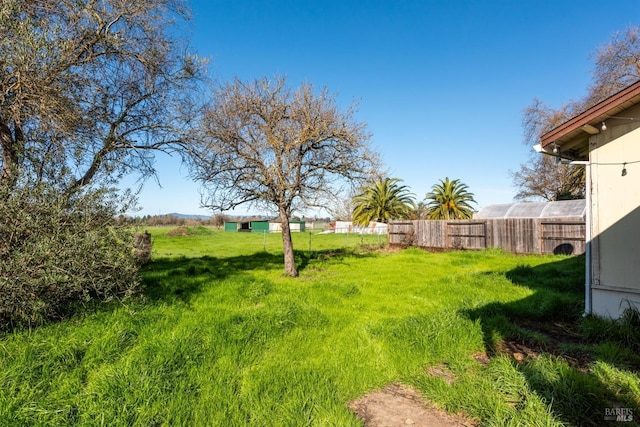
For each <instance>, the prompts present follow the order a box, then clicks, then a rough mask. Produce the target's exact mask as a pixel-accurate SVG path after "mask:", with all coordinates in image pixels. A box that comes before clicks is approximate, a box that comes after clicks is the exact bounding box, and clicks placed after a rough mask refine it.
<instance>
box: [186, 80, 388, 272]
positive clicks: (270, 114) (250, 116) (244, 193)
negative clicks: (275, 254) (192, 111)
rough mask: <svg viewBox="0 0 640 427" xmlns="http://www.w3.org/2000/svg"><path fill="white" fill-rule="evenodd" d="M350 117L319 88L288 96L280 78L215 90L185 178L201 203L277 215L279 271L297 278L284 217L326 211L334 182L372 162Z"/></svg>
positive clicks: (357, 174) (361, 173) (364, 137)
mask: <svg viewBox="0 0 640 427" xmlns="http://www.w3.org/2000/svg"><path fill="white" fill-rule="evenodd" d="M354 113H355V111H354V108H353V107H351V108H349V109H347V110H346V111H344V112H343V111H340V109H339V108H338V106H337V103H336V99H335V97H334V96H333V95H331V94H330V93H329V92H328V90H327V89H326V88H325V89H323V90H321V91H319V92H316V91H315V90H314V88H313V86H312V85H310V84H302V85H301V86H300V87H299V88H298V89H297V90H291V89H290V88H289V87H288V86H287V84H286V79H285V78H284V77H276V78H274V79H271V80H269V79H267V78H263V79H258V80H254V81H251V82H246V83H245V82H242V81H240V80H237V79H236V80H235V81H233V82H232V83H229V84H221V85H219V86H218V87H217V88H216V89H215V90H214V101H213V104H212V105H211V107H210V108H209V109H208V111H207V112H206V114H205V117H204V121H203V123H202V127H203V132H204V134H203V136H202V140H203V143H202V145H201V146H200V147H199V149H198V150H197V153H194V156H193V169H192V170H193V176H194V178H195V179H196V180H197V181H199V182H201V183H202V184H204V186H205V188H206V189H207V193H206V195H205V196H203V205H204V206H206V207H209V208H212V209H216V210H222V211H224V210H228V209H232V208H234V207H236V206H238V205H241V204H244V203H248V204H254V205H258V206H260V207H265V208H268V209H272V210H275V211H277V214H278V217H279V218H280V221H281V223H282V241H283V248H284V270H285V273H286V274H288V275H290V276H297V270H296V266H295V262H294V253H293V244H292V242H291V230H290V227H289V220H290V218H291V215H292V213H293V212H294V211H296V210H299V209H302V208H306V207H312V206H322V205H326V200H327V198H330V197H333V192H334V187H335V186H336V184H337V183H339V182H344V181H343V180H344V179H347V180H352V179H360V178H363V177H366V176H367V175H368V174H369V173H370V171H371V169H372V168H373V167H374V166H375V165H376V164H377V162H378V157H377V155H376V154H375V152H373V151H372V150H371V148H370V146H369V144H368V139H369V138H368V134H367V133H366V130H365V125H364V124H362V123H357V122H355V121H354V119H353V115H354Z"/></svg>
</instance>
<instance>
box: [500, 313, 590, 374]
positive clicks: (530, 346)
mask: <svg viewBox="0 0 640 427" xmlns="http://www.w3.org/2000/svg"><path fill="white" fill-rule="evenodd" d="M515 323H516V324H517V325H518V326H519V327H521V328H523V329H526V330H529V331H533V332H535V333H538V334H541V335H543V336H544V337H546V338H547V339H548V342H546V343H544V344H542V343H539V342H531V341H528V340H526V339H515V338H506V339H504V340H503V341H501V342H499V343H497V344H496V348H495V349H493V351H492V352H490V353H491V354H490V356H493V355H497V354H500V355H507V356H511V357H512V358H513V359H514V360H515V361H516V362H519V363H522V362H526V361H528V360H531V359H535V358H537V357H538V356H539V355H540V354H541V353H547V354H551V355H553V356H559V357H562V358H564V359H565V360H566V361H567V363H569V365H571V366H572V367H574V368H575V369H578V370H580V371H582V372H588V371H589V369H590V365H591V363H592V362H593V357H592V356H590V355H589V354H585V353H579V352H569V351H567V350H566V345H565V344H585V341H584V340H583V339H582V338H581V337H580V335H579V334H578V333H577V332H576V331H575V325H573V324H570V323H560V322H536V321H531V320H527V321H522V322H515ZM563 345H565V346H563Z"/></svg>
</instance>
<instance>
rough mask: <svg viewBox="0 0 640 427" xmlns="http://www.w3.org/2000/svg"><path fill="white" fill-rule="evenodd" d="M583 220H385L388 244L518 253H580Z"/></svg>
mask: <svg viewBox="0 0 640 427" xmlns="http://www.w3.org/2000/svg"><path fill="white" fill-rule="evenodd" d="M585 233H586V225H585V221H584V220H582V221H581V220H575V219H541V218H506V219H480V220H454V221H404V222H391V223H390V224H389V243H390V244H391V245H404V246H419V247H422V248H429V249H485V248H502V249H504V250H507V251H510V252H514V253H522V254H567V255H571V254H582V253H584V251H585Z"/></svg>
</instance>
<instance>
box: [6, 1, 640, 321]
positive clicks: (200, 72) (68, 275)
mask: <svg viewBox="0 0 640 427" xmlns="http://www.w3.org/2000/svg"><path fill="white" fill-rule="evenodd" d="M189 17H190V10H189V8H188V5H187V2H186V1H183V0H144V1H143V0H131V1H127V2H123V1H115V0H102V1H100V2H94V1H88V0H55V1H54V0H38V1H28V2H25V1H21V0H6V1H3V2H1V3H0V50H1V51H2V53H3V54H2V60H1V61H0V199H1V200H2V203H0V259H2V263H0V327H5V326H7V325H16V324H35V323H38V322H40V321H42V320H45V319H56V318H64V317H65V316H67V315H68V313H69V310H71V309H72V308H73V307H76V306H77V304H76V305H74V304H73V303H74V302H76V301H92V300H103V301H104V300H106V301H108V300H111V299H113V298H124V297H127V296H129V295H131V294H134V293H136V292H138V291H139V289H140V286H141V283H140V280H139V279H138V276H137V274H136V272H137V270H138V268H139V265H138V264H137V262H136V260H135V257H134V256H133V255H132V254H133V250H132V248H133V241H134V236H133V234H134V231H133V230H132V228H131V227H129V226H128V225H127V224H123V223H118V221H117V218H118V217H119V216H120V215H122V214H124V213H125V212H130V211H132V210H133V207H135V204H136V192H137V191H136V189H129V190H122V189H118V186H119V185H121V183H122V180H123V178H124V177H125V176H127V175H131V174H136V175H138V176H139V177H140V180H141V182H143V181H144V180H145V179H148V178H151V177H154V176H155V174H156V170H155V168H154V155H155V154H156V153H167V154H171V155H175V156H180V157H181V158H182V159H183V161H184V163H185V165H187V166H188V168H189V171H190V175H191V178H192V179H193V180H194V181H196V182H197V183H199V184H201V186H202V188H203V196H202V205H203V206H204V207H208V208H210V209H211V210H212V212H225V211H228V210H231V209H233V208H235V207H238V206H240V205H247V206H250V207H257V208H260V209H261V210H262V211H265V212H269V213H271V214H273V215H274V216H276V217H278V218H279V221H280V222H281V223H282V231H283V232H282V244H283V254H284V255H283V261H284V271H285V274H286V275H288V276H291V277H295V276H297V274H298V272H297V268H296V264H295V256H294V250H293V243H292V240H291V233H290V226H289V220H290V219H291V218H292V217H293V216H294V215H295V214H296V213H299V212H303V211H304V210H305V209H309V208H314V207H327V206H329V205H331V204H332V203H333V204H335V203H336V200H338V199H339V198H341V197H342V196H341V195H342V194H344V193H345V191H348V189H351V192H353V193H354V194H353V198H349V200H348V201H347V204H351V203H352V204H353V207H352V209H351V210H349V213H350V214H352V215H354V219H355V220H356V221H359V222H360V221H361V222H362V223H364V222H367V221H371V220H383V221H388V220H389V219H390V218H392V217H398V218H400V217H404V216H407V215H414V216H416V217H425V218H432V219H435V218H456V217H464V216H465V215H469V213H470V212H472V206H471V205H472V204H473V203H474V202H475V201H474V200H473V194H472V193H470V192H469V191H468V188H467V186H466V185H465V184H463V183H462V182H460V181H459V180H449V179H448V178H446V179H445V180H441V181H440V182H439V183H438V184H436V185H434V187H433V188H432V191H431V192H429V193H428V194H427V195H426V197H425V199H424V200H423V201H420V202H416V201H415V197H414V195H413V194H411V193H410V192H409V190H408V189H407V188H406V187H405V186H403V185H402V184H401V181H400V180H399V179H397V178H381V172H380V171H382V170H384V168H383V161H382V159H381V156H380V153H378V152H377V151H376V150H375V149H374V148H373V147H372V146H371V135H370V133H369V132H368V130H367V126H366V124H365V123H362V122H360V121H358V120H357V119H356V117H355V115H356V107H357V105H355V104H353V105H350V106H348V107H346V108H341V107H340V106H339V105H340V104H339V103H338V101H337V98H336V95H334V94H333V93H331V92H330V91H329V89H328V88H326V87H325V88H320V89H318V88H315V87H314V86H313V85H312V84H309V83H303V84H301V85H300V86H299V87H297V88H292V87H290V86H289V84H288V82H287V79H286V77H284V76H274V77H259V78H256V79H253V80H240V79H238V78H236V79H234V80H232V81H230V82H217V81H212V79H210V78H209V77H208V76H207V66H208V63H207V59H206V58H201V57H199V56H198V55H196V54H195V53H193V52H191V51H190V49H189V40H187V39H186V37H185V36H183V35H184V34H187V33H188V32H187V31H181V30H182V29H183V28H184V27H185V26H186V25H189V19H190V18H189ZM638 64H640V42H639V41H638V28H636V27H632V28H630V29H629V30H627V31H626V32H624V33H620V34H617V35H616V36H615V37H614V39H613V41H612V42H611V43H609V44H606V45H604V46H603V47H601V48H600V49H599V50H598V52H597V55H596V63H595V69H594V80H593V81H594V83H593V85H592V87H591V88H590V89H589V94H588V96H587V97H586V98H585V99H584V100H582V101H580V102H574V103H570V104H567V105H566V106H563V107H561V108H559V109H552V108H550V107H547V106H546V105H544V104H543V103H542V102H540V101H538V100H535V101H534V103H533V104H532V105H531V106H530V107H528V108H527V109H526V110H525V112H524V128H525V134H526V136H527V142H528V143H530V142H531V140H532V139H536V138H538V137H539V135H540V134H542V133H543V132H544V131H546V130H548V129H550V128H552V127H554V126H557V125H558V124H560V123H561V122H562V121H563V120H566V119H567V118H569V117H570V116H571V115H572V114H574V113H575V112H576V111H579V110H580V108H585V107H586V106H589V105H592V104H593V103H595V102H597V101H598V100H601V99H603V97H606V96H608V95H610V94H611V93H613V92H614V91H616V90H619V88H620V87H624V86H625V85H627V84H628V83H629V82H631V81H632V80H633V79H638V78H639V77H640V72H639V71H638V70H639V69H640V66H639V65H638ZM545 162H546V163H545ZM532 165H533V166H529V165H523V166H522V167H521V170H520V171H518V172H515V173H514V174H513V178H514V183H515V185H516V187H517V188H519V189H521V191H520V193H519V194H518V197H519V198H520V197H521V198H525V199H526V198H543V199H548V198H561V197H577V196H580V191H582V192H583V191H584V190H581V189H582V188H583V187H581V185H582V183H583V181H584V178H581V177H580V175H579V173H578V174H577V175H576V174H575V173H574V172H575V171H574V170H572V169H564V166H556V165H549V164H548V159H546V158H544V157H543V156H539V157H538V158H536V159H535V161H534V163H532ZM537 168H540V169H537ZM540 171H545V172H544V173H542V172H540ZM553 173H556V175H553ZM382 176H384V173H382ZM549 176H556V177H557V179H556V180H555V181H553V182H550V183H548V182H545V181H543V180H541V178H543V177H549ZM565 178H566V179H565Z"/></svg>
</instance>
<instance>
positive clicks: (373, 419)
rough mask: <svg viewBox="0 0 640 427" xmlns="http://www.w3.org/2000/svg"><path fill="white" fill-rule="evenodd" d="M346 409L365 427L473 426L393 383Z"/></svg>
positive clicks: (471, 422) (464, 419)
mask: <svg viewBox="0 0 640 427" xmlns="http://www.w3.org/2000/svg"><path fill="white" fill-rule="evenodd" d="M349 408H351V410H352V411H353V412H355V413H356V415H357V416H358V417H359V418H360V419H361V420H362V421H363V422H364V424H365V426H367V427H400V426H402V427H405V426H414V427H418V426H419V427H460V426H467V427H468V426H475V425H476V424H475V423H474V422H473V421H472V420H470V419H468V418H467V417H465V416H461V415H452V414H448V413H446V412H444V411H442V410H440V409H438V408H436V407H434V406H433V405H432V404H431V403H430V402H429V401H427V400H425V399H424V398H423V397H422V396H421V395H420V393H418V392H417V391H416V390H414V389H412V388H410V387H407V386H405V385H402V384H392V385H389V386H387V387H385V388H384V389H383V390H377V391H373V392H371V393H369V394H367V395H366V396H364V397H362V398H360V399H358V400H354V401H353V402H351V403H350V404H349Z"/></svg>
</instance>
